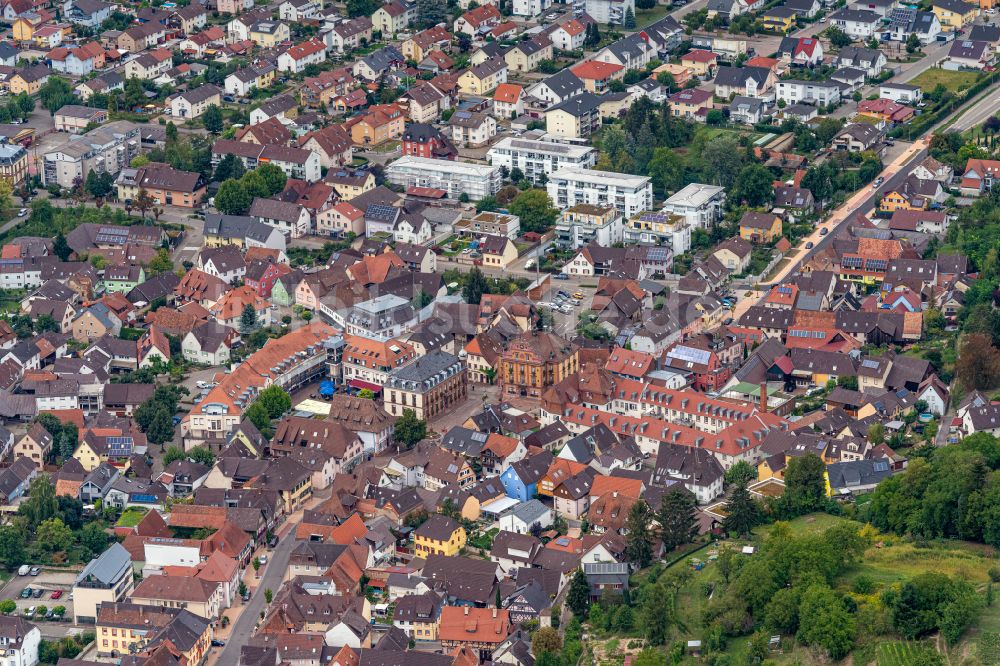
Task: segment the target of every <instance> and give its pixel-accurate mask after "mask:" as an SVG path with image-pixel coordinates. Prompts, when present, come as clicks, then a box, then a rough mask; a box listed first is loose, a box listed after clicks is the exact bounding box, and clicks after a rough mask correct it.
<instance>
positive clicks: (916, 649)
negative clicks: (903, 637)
mask: <svg viewBox="0 0 1000 666" xmlns="http://www.w3.org/2000/svg"><path fill="white" fill-rule="evenodd" d="M933 652H935V650H934V646H933V645H931V644H929V643H925V642H919V641H891V642H889V643H882V644H880V645H879V646H878V648H876V650H875V655H876V663H877V664H878V666H910V664H916V663H928V662H926V661H918V660H919V659H921V658H924V659H927V653H933Z"/></svg>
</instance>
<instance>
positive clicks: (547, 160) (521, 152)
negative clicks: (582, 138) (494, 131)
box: [486, 137, 597, 184]
mask: <svg viewBox="0 0 1000 666" xmlns="http://www.w3.org/2000/svg"><path fill="white" fill-rule="evenodd" d="M486 159H487V160H489V163H490V164H492V165H493V166H497V167H507V169H508V170H513V169H515V168H517V169H520V170H521V173H523V174H524V177H525V178H527V179H528V180H530V181H531V182H533V183H535V184H538V183H539V181H541V179H542V175H543V174H544V175H545V177H546V178H548V177H549V176H551V175H552V174H553V173H554V172H556V171H559V169H563V168H566V167H577V168H579V169H589V168H591V167H593V166H594V165H595V164H596V163H597V151H596V150H594V149H593V148H591V147H590V146H580V145H573V144H567V143H556V142H554V141H544V140H540V139H516V138H512V137H505V138H503V139H500V140H499V141H497V142H496V143H495V144H493V147H492V148H490V149H489V152H487V153H486Z"/></svg>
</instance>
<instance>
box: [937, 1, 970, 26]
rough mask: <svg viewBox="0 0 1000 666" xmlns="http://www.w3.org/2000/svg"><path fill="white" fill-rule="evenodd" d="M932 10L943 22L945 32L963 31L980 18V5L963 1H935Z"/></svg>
mask: <svg viewBox="0 0 1000 666" xmlns="http://www.w3.org/2000/svg"><path fill="white" fill-rule="evenodd" d="M931 9H932V11H933V12H934V15H935V16H937V17H938V21H940V22H941V30H942V31H943V32H954V31H955V30H961V29H962V28H964V27H965V26H967V25H969V24H970V23H972V22H973V21H975V20H976V17H977V16H979V5H973V4H970V3H968V2H962V0H934V4H933V5H932V7H931Z"/></svg>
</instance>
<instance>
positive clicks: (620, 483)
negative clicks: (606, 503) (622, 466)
mask: <svg viewBox="0 0 1000 666" xmlns="http://www.w3.org/2000/svg"><path fill="white" fill-rule="evenodd" d="M645 489H646V487H645V485H643V483H642V481H641V480H640V479H629V478H626V477H621V476H596V477H594V482H593V483H592V484H591V486H590V502H591V504H593V503H594V501H596V500H597V499H598V498H599V497H601V496H602V495H608V494H611V493H617V494H618V495H625V496H627V497H635V498H639V497H642V493H643V491H644V490H645Z"/></svg>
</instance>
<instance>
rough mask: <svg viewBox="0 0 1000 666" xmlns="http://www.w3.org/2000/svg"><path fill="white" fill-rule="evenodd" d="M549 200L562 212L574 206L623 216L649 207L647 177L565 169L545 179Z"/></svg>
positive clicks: (651, 187)
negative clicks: (611, 210)
mask: <svg viewBox="0 0 1000 666" xmlns="http://www.w3.org/2000/svg"><path fill="white" fill-rule="evenodd" d="M547 189H548V193H549V198H550V199H552V201H553V202H554V203H555V205H556V207H557V208H559V209H562V210H565V209H566V208H570V207H572V206H576V205H577V204H591V205H593V206H614V207H615V208H617V209H618V212H619V213H621V214H622V215H623V216H624V217H628V218H631V217H632V216H633V215H636V214H637V213H640V212H642V211H644V210H649V209H650V208H652V207H653V184H652V183H651V182H650V179H649V177H648V176H632V175H629V174H625V173H613V172H610V171H596V170H594V169H580V168H577V167H566V168H563V169H559V170H558V171H556V172H554V173H553V174H552V175H551V176H550V177H549V182H548V185H547Z"/></svg>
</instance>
